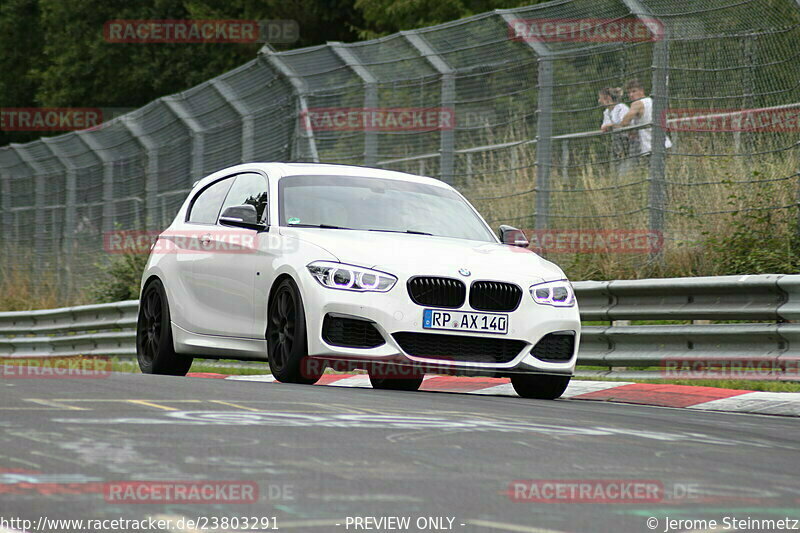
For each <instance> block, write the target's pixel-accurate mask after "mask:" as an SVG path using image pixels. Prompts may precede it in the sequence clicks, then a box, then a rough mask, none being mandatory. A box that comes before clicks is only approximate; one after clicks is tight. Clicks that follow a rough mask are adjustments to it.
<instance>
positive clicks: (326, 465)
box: [0, 374, 800, 533]
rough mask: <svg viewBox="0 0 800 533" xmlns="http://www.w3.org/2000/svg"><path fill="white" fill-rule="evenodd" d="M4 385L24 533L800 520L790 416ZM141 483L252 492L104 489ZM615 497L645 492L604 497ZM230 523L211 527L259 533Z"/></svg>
mask: <svg viewBox="0 0 800 533" xmlns="http://www.w3.org/2000/svg"><path fill="white" fill-rule="evenodd" d="M0 391H1V392H0V400H1V401H0V406H1V407H0V409H1V410H2V415H0V431H2V433H1V437H0V442H1V445H0V491H2V493H0V507H2V513H0V516H2V517H3V518H4V519H6V520H8V519H9V518H11V517H17V518H20V519H28V520H31V521H33V524H34V526H29V527H30V528H29V531H35V530H36V529H35V528H36V527H37V526H39V523H38V521H39V519H40V517H47V518H48V519H50V520H52V519H84V520H85V519H109V520H111V519H119V518H122V519H131V520H141V519H146V518H154V519H155V518H160V519H164V520H166V519H169V520H172V521H173V522H170V526H169V527H170V529H169V530H171V531H192V532H195V531H203V530H206V531H207V530H209V529H207V528H209V527H210V526H208V525H207V526H206V528H205V529H204V528H201V527H188V526H187V525H186V522H185V521H186V519H187V518H190V517H191V518H199V517H204V519H205V520H211V519H213V517H216V518H217V520H219V518H220V517H229V518H231V517H251V518H252V517H275V519H276V520H275V521H276V522H277V527H278V530H287V531H311V532H323V531H332V532H337V531H339V532H345V531H463V532H465V533H467V532H489V531H497V532H503V531H516V532H547V531H551V532H566V531H572V532H593V531H600V532H604V531H609V532H611V531H614V532H618V531H659V532H663V531H665V530H666V531H690V530H693V529H697V530H699V529H698V528H695V527H677V528H668V527H667V526H668V523H667V520H668V519H673V520H679V519H681V520H687V519H689V520H701V519H703V520H711V519H716V520H717V521H718V522H719V523H720V524H722V520H723V519H725V517H728V518H729V519H736V520H747V519H749V520H753V519H772V520H780V519H786V518H789V521H788V522H787V523H786V524H785V525H786V526H788V527H783V528H774V529H760V530H766V531H772V530H775V531H786V530H791V526H792V525H794V523H793V521H794V520H797V519H800V453H798V450H800V423H798V421H797V419H792V418H782V417H770V416H758V415H741V414H726V413H709V412H692V411H687V410H680V409H667V408H657V407H645V406H635V405H620V404H610V403H602V402H587V401H571V400H558V401H535V400H524V399H520V398H511V397H493V396H482V395H481V396H479V395H466V394H453V393H436V392H414V393H410V392H391V391H376V390H370V389H355V388H337V387H325V386H301V385H285V384H266V383H253V382H242V381H230V380H216V379H196V378H174V377H166V376H150V375H134V374H112V375H111V376H110V377H106V378H104V379H14V380H12V379H5V380H2V382H0ZM154 480H160V481H169V482H186V481H192V480H194V481H206V482H210V483H216V482H223V481H234V482H236V483H239V484H240V485H242V484H244V485H245V486H249V487H251V488H252V487H253V486H255V487H256V491H257V494H256V497H254V498H253V499H252V500H255V503H247V502H246V503H236V502H234V503H232V502H231V500H235V498H233V497H232V496H230V494H228V495H227V496H226V495H225V494H222V496H219V498H220V499H214V500H213V501H206V502H205V503H186V502H185V501H179V502H174V503H169V502H166V501H157V502H155V503H153V502H150V503H147V502H142V501H141V499H140V500H137V501H129V500H125V499H120V497H119V493H116V494H117V495H116V496H114V494H111V493H109V489H108V487H109V484H111V485H113V486H119V484H120V482H129V481H154ZM515 480H528V484H527V485H526V484H524V483H523V484H521V485H520V484H517V485H514V482H515ZM531 480H539V481H538V482H537V483H531ZM543 480H554V481H551V482H550V483H551V486H552V484H553V483H555V484H558V485H559V486H560V487H562V488H563V487H565V486H569V483H566V482H565V480H572V482H578V481H581V480H584V481H585V483H589V484H590V485H591V486H593V487H595V488H596V487H598V486H599V487H605V488H604V489H603V490H604V492H602V497H605V498H607V501H606V502H605V503H597V501H598V498H600V497H601V496H598V493H596V492H593V493H592V496H591V498H590V500H591V501H589V502H581V501H573V500H576V499H578V500H579V499H580V498H577V497H566V499H565V497H564V495H563V494H561V495H560V496H558V498H556V499H555V500H554V496H553V493H552V492H550V493H547V494H549V496H548V495H547V494H545V491H544V487H545V486H546V485H547V482H546V481H543ZM586 480H588V481H586ZM614 483H616V484H617V485H620V484H622V485H625V484H628V485H630V484H631V483H633V484H637V486H641V484H646V485H647V486H648V487H652V486H656V487H660V489H659V490H660V492H658V493H657V494H655V496H654V495H653V494H652V493H648V495H647V497H646V498H643V499H642V498H639V497H638V496H635V497H634V496H631V494H627V495H622V496H615V494H616V493H612V492H610V488H613V486H614ZM114 484H116V485H114ZM520 486H522V487H528V488H529V489H531V490H529V491H528V490H522V491H519V492H516V493H515V490H516V489H519V487H520ZM515 487H516V489H515ZM534 488H537V490H536V491H533V489H534ZM139 494H141V493H139ZM587 494H588V493H583V496H586V495H587ZM515 496H516V497H517V500H524V501H515ZM623 496H624V497H623ZM138 497H139V498H141V496H138ZM115 498H116V499H115ZM215 498H216V497H215ZM226 498H227V499H226ZM537 498H538V499H539V500H540V501H529V500H532V499H533V500H535V499H537ZM620 498H622V499H623V500H624V499H625V498H628V500H626V501H620ZM631 498H633V500H635V501H630V499H631ZM542 499H544V500H546V501H541V500H542ZM252 500H251V501H252ZM368 517H369V520H366V519H367V518H368ZM388 517H399V518H404V517H405V518H407V519H408V520H409V522H408V523H409V524H410V525H409V526H408V527H406V528H400V527H399V526H398V522H387V521H386V520H387V518H388ZM181 518H183V519H184V523H182V524H181V523H179V522H178V521H179V520H180V519H181ZM373 519H374V520H373ZM381 519H383V520H384V521H382V522H379V520H381ZM648 519H650V522H649V525H650V526H655V527H648ZM269 520H271V518H269ZM208 523H209V524H210V523H211V522H208ZM400 523H402V522H400ZM728 523H730V522H728ZM18 524H19V523H18ZM175 524H177V525H175ZM261 524H262V525H265V524H266V522H264V521H262V522H261ZM359 524H360V526H359ZM673 524H675V523H674V522H673ZM741 524H744V525H747V523H743V522H740V525H741ZM197 525H199V524H197ZM232 525H234V524H233V522H229V523H228V526H229V527H227V528H221V527H220V528H218V529H219V530H225V531H244V530H248V531H256V530H262V529H264V528H263V527H256V528H253V527H252V526H251V527H250V528H244V527H242V525H243V523H240V525H239V527H238V528H237V527H230V526H232ZM680 525H681V526H684V525H686V523H681V524H680ZM273 526H274V524H273V523H270V524H269V528H270V529H271V528H272V527H273ZM367 527H369V529H367ZM719 527H720V529H712V530H711V531H723V529H721V526H719ZM798 527H800V526H798ZM706 529H707V530H708V528H706ZM6 530H18V531H21V530H23V528H22V527H9V525H8V524H6ZM39 530H41V529H39ZM47 530H48V531H66V530H70V529H57V528H55V527H52V526H51V528H50V529H47ZM72 530H75V529H72ZM116 530H118V531H141V529H132V528H127V529H126V528H122V527H120V528H119V529H116ZM732 530H733V529H728V531H732ZM736 530H738V531H749V530H752V531H755V530H757V529H756V528H754V527H752V526H750V527H738V528H736ZM0 531H3V528H2V527H0Z"/></svg>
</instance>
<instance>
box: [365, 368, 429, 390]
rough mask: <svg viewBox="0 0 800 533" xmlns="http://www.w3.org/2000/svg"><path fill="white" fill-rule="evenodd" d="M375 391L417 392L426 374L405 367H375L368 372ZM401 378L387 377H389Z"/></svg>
mask: <svg viewBox="0 0 800 533" xmlns="http://www.w3.org/2000/svg"><path fill="white" fill-rule="evenodd" d="M367 373H368V374H369V382H370V383H371V384H372V388H373V389H382V390H404V391H417V390H419V388H420V386H421V385H422V380H423V379H424V378H425V374H419V373H417V372H415V371H413V370H410V369H408V368H407V367H404V366H392V365H388V366H387V365H381V364H377V365H373V366H372V367H371V368H369V369H368V370H367ZM391 375H394V376H400V377H387V376H391Z"/></svg>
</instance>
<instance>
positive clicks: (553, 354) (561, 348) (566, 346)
mask: <svg viewBox="0 0 800 533" xmlns="http://www.w3.org/2000/svg"><path fill="white" fill-rule="evenodd" d="M573 351H575V332H574V331H558V332H556V333H548V334H547V335H545V336H544V337H542V338H541V340H540V341H539V342H537V343H536V346H534V347H533V349H532V350H531V353H532V354H533V356H534V357H536V358H537V359H541V360H542V361H569V360H570V358H571V357H572V352H573Z"/></svg>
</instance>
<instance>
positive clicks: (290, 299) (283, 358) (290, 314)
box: [267, 278, 325, 385]
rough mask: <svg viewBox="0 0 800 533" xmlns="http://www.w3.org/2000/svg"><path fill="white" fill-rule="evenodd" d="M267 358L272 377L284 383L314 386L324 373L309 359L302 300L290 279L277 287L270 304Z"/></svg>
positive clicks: (319, 365)
mask: <svg viewBox="0 0 800 533" xmlns="http://www.w3.org/2000/svg"><path fill="white" fill-rule="evenodd" d="M267 357H268V359H269V367H270V370H271V371H272V375H273V376H275V378H276V379H277V380H278V381H281V382H283V383H302V384H306V385H313V384H314V383H316V382H317V381H319V378H320V377H322V373H323V372H324V370H325V368H324V366H323V365H322V364H321V363H320V362H319V361H316V360H313V359H310V358H309V357H308V338H307V337H306V313H305V309H304V307H303V299H302V298H301V297H300V291H299V290H298V289H297V285H296V284H295V282H294V281H293V280H291V279H289V278H287V279H284V280H283V281H281V282H280V283H279V284H278V286H277V287H276V288H275V292H274V293H273V295H272V298H271V300H270V304H269V311H268V313H267Z"/></svg>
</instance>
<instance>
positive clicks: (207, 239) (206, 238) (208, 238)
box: [200, 233, 211, 245]
mask: <svg viewBox="0 0 800 533" xmlns="http://www.w3.org/2000/svg"><path fill="white" fill-rule="evenodd" d="M200 242H201V243H203V245H207V244H208V243H210V242H211V234H210V233H206V234H205V235H202V236H201V237H200Z"/></svg>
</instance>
